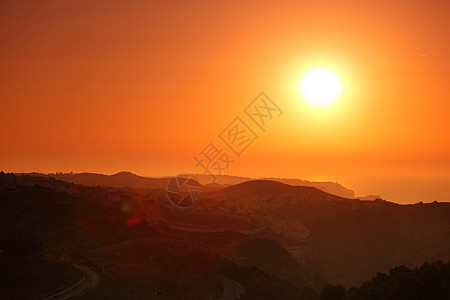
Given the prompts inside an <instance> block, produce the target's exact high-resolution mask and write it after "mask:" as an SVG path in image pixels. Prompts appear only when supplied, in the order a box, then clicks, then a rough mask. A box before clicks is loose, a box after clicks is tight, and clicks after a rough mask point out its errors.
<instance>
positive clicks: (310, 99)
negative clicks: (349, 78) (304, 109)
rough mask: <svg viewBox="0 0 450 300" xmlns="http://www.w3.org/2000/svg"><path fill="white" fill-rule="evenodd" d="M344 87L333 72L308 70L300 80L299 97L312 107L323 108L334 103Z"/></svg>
mask: <svg viewBox="0 0 450 300" xmlns="http://www.w3.org/2000/svg"><path fill="white" fill-rule="evenodd" d="M343 89H344V85H343V84H342V80H341V78H339V75H338V74H336V72H334V71H333V70H330V69H327V68H315V69H312V70H309V71H308V72H307V73H306V74H305V75H304V76H303V78H302V79H301V80H300V84H299V86H298V90H299V92H300V96H301V97H302V98H303V99H304V100H305V101H306V102H307V103H308V104H309V105H312V106H314V107H318V108H323V107H328V106H330V105H332V104H333V103H335V102H336V101H337V100H338V99H339V97H340V96H341V94H342V90H343Z"/></svg>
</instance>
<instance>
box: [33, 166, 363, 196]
mask: <svg viewBox="0 0 450 300" xmlns="http://www.w3.org/2000/svg"><path fill="white" fill-rule="evenodd" d="M29 175H31V176H47V177H48V176H52V177H55V178H56V179H59V180H62V181H66V182H72V183H76V184H83V185H90V186H113V187H143V188H163V189H165V188H166V187H167V183H168V181H169V180H170V177H161V178H152V177H143V176H139V175H136V174H133V173H130V172H119V173H117V174H113V175H103V174H96V173H56V174H41V173H29ZM195 177H196V178H197V179H198V181H199V182H200V183H201V184H202V185H204V186H205V187H206V189H205V190H206V191H212V190H217V189H220V188H222V187H226V186H230V185H235V184H239V183H243V182H246V181H251V180H255V179H254V178H250V177H239V176H230V175H216V181H215V182H212V178H211V176H209V175H203V174H195ZM260 180H271V181H277V182H281V183H285V184H288V185H293V186H310V187H315V188H318V189H320V190H322V191H325V192H327V193H330V194H333V195H337V196H341V197H345V198H353V197H354V192H353V191H352V190H349V189H347V188H345V187H343V186H341V185H340V184H339V183H335V182H312V181H306V180H300V179H284V178H262V179H260Z"/></svg>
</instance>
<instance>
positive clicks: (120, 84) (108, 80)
mask: <svg viewBox="0 0 450 300" xmlns="http://www.w3.org/2000/svg"><path fill="white" fill-rule="evenodd" d="M449 12H450V2H449V1H395V2H392V3H391V2H388V1H161V2H159V3H158V2H156V1H111V0H109V1H106V0H105V1H79V0H77V1H75V0H72V1H61V0H55V1H43V2H41V1H2V2H1V3H0V40H1V43H0V60H1V62H0V65H1V73H0V104H1V106H0V117H1V120H2V129H1V131H0V142H1V148H0V170H4V171H8V172H33V171H36V172H45V173H48V172H71V171H72V172H84V171H87V172H98V173H104V174H113V173H116V172H119V171H124V170H126V171H130V172H133V173H137V174H139V175H143V176H164V175H173V174H177V173H182V172H193V173H201V172H202V169H200V168H198V167H196V163H195V161H194V159H193V157H194V156H196V155H198V154H199V152H201V151H202V149H204V148H205V146H207V145H208V143H209V142H211V141H214V142H215V143H216V144H217V146H219V147H220V148H222V149H223V150H224V151H226V152H227V153H228V155H229V157H230V158H231V159H233V160H234V162H233V163H232V164H231V165H230V167H229V169H228V170H227V171H226V172H225V173H226V174H232V175H241V176H251V177H285V178H300V179H308V180H331V181H338V182H340V183H341V184H343V185H344V186H346V187H348V188H351V189H354V190H355V191H356V194H357V195H366V194H377V195H382V196H383V198H386V199H388V200H392V201H395V202H400V203H408V202H417V201H421V200H422V201H425V202H429V201H433V200H438V201H450V135H449V130H450V120H449V117H450V101H449V96H448V93H449V87H450V83H449V82H450V57H449V53H450V31H449V28H450V18H449ZM315 67H325V68H330V69H332V70H334V71H335V72H336V73H338V74H339V76H340V77H341V79H342V81H343V84H344V91H343V94H342V97H341V98H340V99H339V101H337V102H336V103H335V104H333V105H332V106H330V107H328V108H323V109H318V108H314V107H311V106H310V105H308V104H307V103H305V102H304V101H303V100H302V99H301V97H300V96H299V93H298V84H299V81H300V79H301V78H302V76H303V74H304V73H306V72H307V71H308V70H310V69H312V68H315ZM261 91H264V92H265V93H266V94H267V95H268V96H269V97H270V98H271V99H272V100H273V101H274V102H275V103H276V104H277V105H278V106H279V107H280V108H281V110H282V111H283V114H282V115H281V116H280V117H279V118H274V119H273V120H272V121H271V122H270V123H269V124H268V126H267V130H266V131H265V132H263V131H262V130H261V129H260V128H258V127H255V124H252V123H251V121H249V120H248V119H244V118H245V113H244V112H243V110H244V108H245V107H246V106H247V105H248V104H249V103H250V102H251V101H252V100H253V99H254V98H255V97H256V96H257V95H258V94H259V93H260V92H261ZM238 116H240V117H242V119H243V120H245V121H248V125H249V126H250V125H252V126H253V127H252V128H253V129H254V131H255V133H256V134H257V135H258V136H259V138H258V139H256V140H255V141H254V143H252V144H251V145H250V146H249V147H248V148H247V149H246V150H245V151H244V152H243V153H242V155H241V156H240V157H237V156H236V155H234V154H233V153H232V151H230V150H229V149H227V146H226V145H225V144H223V143H221V140H220V138H219V137H218V136H219V133H220V132H222V130H224V128H225V127H226V126H227V125H228V124H229V123H230V122H231V121H232V120H233V119H234V118H236V117H238Z"/></svg>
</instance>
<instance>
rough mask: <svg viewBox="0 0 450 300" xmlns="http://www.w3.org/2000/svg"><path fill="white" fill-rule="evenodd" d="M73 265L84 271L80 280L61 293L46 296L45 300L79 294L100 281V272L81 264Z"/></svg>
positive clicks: (66, 297)
mask: <svg viewBox="0 0 450 300" xmlns="http://www.w3.org/2000/svg"><path fill="white" fill-rule="evenodd" d="M73 266H74V267H75V268H77V269H80V270H81V271H83V277H82V278H81V279H80V280H79V281H78V282H76V283H74V284H73V285H72V286H71V287H69V288H67V289H65V290H64V291H61V292H59V293H56V294H53V295H51V296H50V297H47V298H45V299H44V300H50V299H58V300H60V299H68V298H70V297H73V296H78V295H81V294H83V293H84V291H85V290H87V289H89V288H92V287H95V286H96V285H97V284H98V283H99V282H100V277H99V276H98V274H97V273H96V272H94V271H92V270H91V269H89V268H88V267H86V266H83V265H80V264H73Z"/></svg>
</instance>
